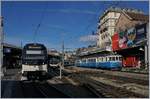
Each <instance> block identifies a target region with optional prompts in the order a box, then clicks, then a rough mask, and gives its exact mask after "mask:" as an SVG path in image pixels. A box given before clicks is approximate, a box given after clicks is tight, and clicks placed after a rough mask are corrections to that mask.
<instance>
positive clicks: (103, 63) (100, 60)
mask: <svg viewBox="0 0 150 99" xmlns="http://www.w3.org/2000/svg"><path fill="white" fill-rule="evenodd" d="M75 65H76V66H79V67H89V68H102V69H117V70H118V69H119V70H120V69H121V67H122V56H121V55H105V56H98V57H90V58H81V59H79V60H76V62H75Z"/></svg>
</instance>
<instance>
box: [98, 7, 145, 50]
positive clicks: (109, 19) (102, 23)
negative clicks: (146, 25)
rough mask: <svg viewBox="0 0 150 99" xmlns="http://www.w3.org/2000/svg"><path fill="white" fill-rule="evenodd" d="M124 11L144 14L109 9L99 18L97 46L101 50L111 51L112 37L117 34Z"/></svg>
mask: <svg viewBox="0 0 150 99" xmlns="http://www.w3.org/2000/svg"><path fill="white" fill-rule="evenodd" d="M122 11H125V12H132V13H143V12H142V11H139V10H135V9H134V10H133V9H121V8H116V7H110V8H108V9H107V10H106V11H105V12H104V14H103V15H102V16H101V17H100V18H99V23H98V29H97V33H98V34H99V37H98V40H97V46H98V47H99V48H101V49H106V50H107V49H110V50H111V46H112V40H111V37H112V36H113V35H114V33H115V29H116V23H117V21H118V19H119V17H120V16H121V14H122Z"/></svg>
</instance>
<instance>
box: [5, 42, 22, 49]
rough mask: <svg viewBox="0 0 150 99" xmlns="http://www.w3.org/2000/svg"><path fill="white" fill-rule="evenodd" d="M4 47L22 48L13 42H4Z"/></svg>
mask: <svg viewBox="0 0 150 99" xmlns="http://www.w3.org/2000/svg"><path fill="white" fill-rule="evenodd" d="M4 47H10V48H16V49H21V47H19V46H16V45H13V44H8V43H4Z"/></svg>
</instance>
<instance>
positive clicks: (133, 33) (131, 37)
mask: <svg viewBox="0 0 150 99" xmlns="http://www.w3.org/2000/svg"><path fill="white" fill-rule="evenodd" d="M146 26H147V24H142V25H138V26H136V27H132V28H129V29H127V30H125V31H121V32H120V33H119V48H121V49H125V48H129V47H134V46H136V45H139V44H142V43H141V42H143V40H145V39H146V33H147V30H146V29H147V28H146Z"/></svg>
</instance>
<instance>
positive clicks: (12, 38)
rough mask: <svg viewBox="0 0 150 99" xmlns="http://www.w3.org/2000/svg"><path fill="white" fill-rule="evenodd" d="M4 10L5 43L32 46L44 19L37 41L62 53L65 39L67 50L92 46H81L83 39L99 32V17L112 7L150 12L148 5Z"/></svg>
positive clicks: (56, 4)
mask: <svg viewBox="0 0 150 99" xmlns="http://www.w3.org/2000/svg"><path fill="white" fill-rule="evenodd" d="M1 6H2V8H1V9H2V16H3V17H4V33H5V42H8V43H11V44H15V45H20V44H21V42H22V43H23V45H24V44H26V43H29V42H33V37H34V32H35V30H36V27H37V25H38V24H39V23H40V21H41V19H42V23H41V27H40V28H39V30H38V31H37V36H36V41H37V42H40V43H44V44H45V45H46V46H47V47H48V48H55V49H57V50H60V49H61V42H62V39H64V43H65V47H67V48H72V49H74V48H79V47H83V46H84V47H86V46H87V45H88V44H89V43H85V42H81V41H80V40H79V39H80V37H82V36H85V35H89V34H91V32H92V31H96V28H97V22H98V17H99V16H101V15H102V13H103V11H104V10H105V9H106V8H108V7H110V6H118V7H122V8H137V9H140V10H142V11H144V12H145V13H146V14H148V12H149V11H148V9H149V7H148V1H126V2H125V1H122V2H117V1H113V2H112V1H86V2H85V1H84V2H81V1H73V2H67V1H61V2H60V1H47V2H42V1H40V2H31V1H25V2H19V1H11V2H10V1H9V2H8V1H3V2H2V5H1ZM42 16H44V17H43V18H42Z"/></svg>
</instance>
